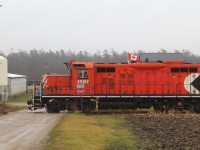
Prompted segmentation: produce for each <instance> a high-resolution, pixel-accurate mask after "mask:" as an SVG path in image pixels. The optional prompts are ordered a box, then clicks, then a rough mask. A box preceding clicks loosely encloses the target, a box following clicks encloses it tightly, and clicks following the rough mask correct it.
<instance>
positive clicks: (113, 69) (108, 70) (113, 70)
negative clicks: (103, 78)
mask: <svg viewBox="0 0 200 150" xmlns="http://www.w3.org/2000/svg"><path fill="white" fill-rule="evenodd" d="M107 72H115V68H107Z"/></svg>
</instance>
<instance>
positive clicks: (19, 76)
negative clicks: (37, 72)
mask: <svg viewBox="0 0 200 150" xmlns="http://www.w3.org/2000/svg"><path fill="white" fill-rule="evenodd" d="M8 77H9V78H27V76H25V75H19V74H12V73H8Z"/></svg>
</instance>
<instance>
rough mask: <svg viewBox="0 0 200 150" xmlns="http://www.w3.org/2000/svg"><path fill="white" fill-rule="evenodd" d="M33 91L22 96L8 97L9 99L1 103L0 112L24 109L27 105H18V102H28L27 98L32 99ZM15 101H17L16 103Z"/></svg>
mask: <svg viewBox="0 0 200 150" xmlns="http://www.w3.org/2000/svg"><path fill="white" fill-rule="evenodd" d="M31 94H32V93H26V94H24V95H22V96H18V97H14V98H10V99H8V101H7V102H6V103H5V104H3V103H2V102H1V101H0V102H1V103H0V114H2V113H7V112H13V111H18V110H22V109H26V108H27V106H25V105H20V104H19V105H17V104H16V103H26V102H27V100H29V99H30V97H31ZM14 102H15V103H14Z"/></svg>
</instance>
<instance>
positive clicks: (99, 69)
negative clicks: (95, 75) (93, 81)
mask: <svg viewBox="0 0 200 150" xmlns="http://www.w3.org/2000/svg"><path fill="white" fill-rule="evenodd" d="M97 72H106V68H102V67H98V68H97Z"/></svg>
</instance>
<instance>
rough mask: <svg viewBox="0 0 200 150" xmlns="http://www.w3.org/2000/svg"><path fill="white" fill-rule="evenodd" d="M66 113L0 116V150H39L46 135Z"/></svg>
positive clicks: (17, 113)
mask: <svg viewBox="0 0 200 150" xmlns="http://www.w3.org/2000/svg"><path fill="white" fill-rule="evenodd" d="M65 113H66V112H62V113H59V114H48V113H46V112H45V110H37V111H35V112H31V111H26V110H23V111H19V112H13V113H8V114H7V115H1V116H0V150H35V149H37V150H40V149H43V148H44V146H45V144H46V143H47V142H48V137H47V135H48V133H49V132H50V131H51V129H52V128H53V127H54V126H55V125H56V123H57V122H58V121H59V119H60V118H61V117H62V115H63V114H65Z"/></svg>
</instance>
